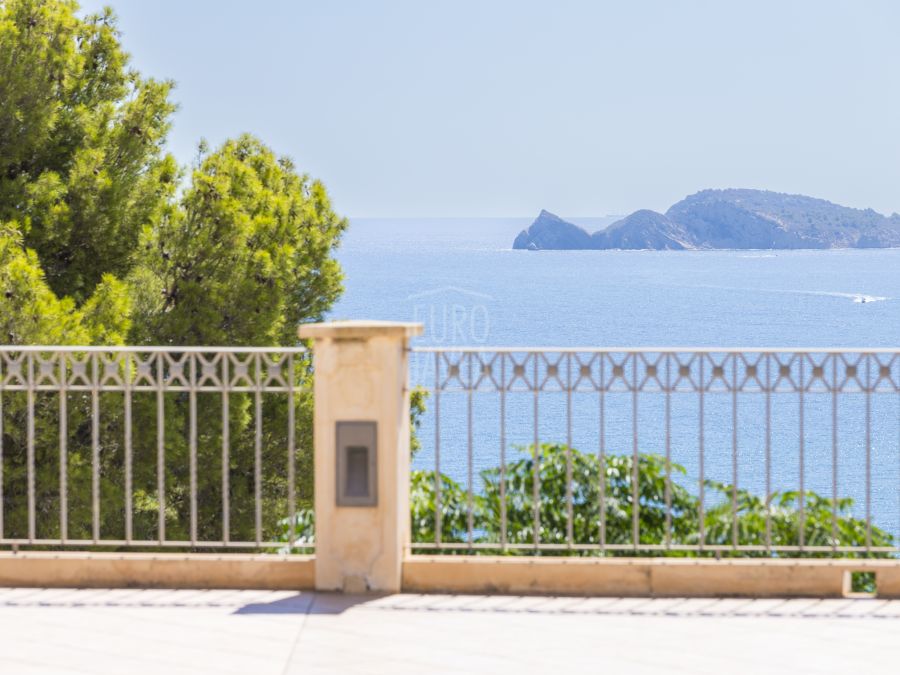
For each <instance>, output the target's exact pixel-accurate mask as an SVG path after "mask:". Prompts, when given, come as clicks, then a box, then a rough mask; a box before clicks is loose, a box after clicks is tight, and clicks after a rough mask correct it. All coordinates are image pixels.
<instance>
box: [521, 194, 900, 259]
mask: <svg viewBox="0 0 900 675" xmlns="http://www.w3.org/2000/svg"><path fill="white" fill-rule="evenodd" d="M890 247H900V215H898V214H896V213H894V214H892V215H890V216H884V215H882V214H880V213H877V212H875V211H873V210H872V209H853V208H849V207H847V206H840V205H838V204H833V203H831V202H829V201H826V200H824V199H815V198H813V197H805V196H803V195H789V194H782V193H779V192H769V191H766V190H742V189H729V190H703V191H701V192H698V193H696V194H693V195H690V196H689V197H686V198H685V199H682V200H681V201H680V202H678V203H677V204H674V205H673V206H672V207H670V208H669V210H668V211H666V212H665V213H657V212H656V211H650V210H646V209H643V210H640V211H635V212H634V213H632V214H631V215H630V216H627V217H625V218H623V219H621V220H619V221H616V222H615V223H613V224H612V225H610V226H609V227H607V228H606V229H604V230H600V231H598V232H594V233H593V234H591V233H589V232H588V231H586V230H585V229H583V228H581V227H579V226H578V225H575V224H573V223H570V222H567V221H565V220H563V219H562V218H560V217H558V216H556V215H554V214H552V213H550V212H548V211H541V213H540V215H539V216H538V217H537V219H536V220H535V221H534V222H533V223H532V224H531V226H530V227H529V228H528V229H527V230H523V231H522V232H521V233H520V234H519V236H518V237H516V240H515V242H514V243H513V248H515V249H527V250H532V251H539V250H583V249H655V250H700V249H723V248H724V249H727V248H739V249H802V248H812V249H824V248H890Z"/></svg>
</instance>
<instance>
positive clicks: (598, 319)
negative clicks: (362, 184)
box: [331, 219, 900, 532]
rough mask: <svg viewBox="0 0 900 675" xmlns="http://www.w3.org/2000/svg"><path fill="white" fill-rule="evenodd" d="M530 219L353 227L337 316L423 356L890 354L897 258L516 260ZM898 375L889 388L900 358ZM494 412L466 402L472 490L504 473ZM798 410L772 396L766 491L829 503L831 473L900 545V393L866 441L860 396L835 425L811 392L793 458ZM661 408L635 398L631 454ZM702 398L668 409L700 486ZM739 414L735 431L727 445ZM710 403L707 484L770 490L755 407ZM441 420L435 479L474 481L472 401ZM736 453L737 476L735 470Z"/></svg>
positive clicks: (620, 444)
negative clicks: (395, 338)
mask: <svg viewBox="0 0 900 675" xmlns="http://www.w3.org/2000/svg"><path fill="white" fill-rule="evenodd" d="M528 222H529V221H528V219H493V220H490V219H485V220H459V221H450V220H424V219H423V220H419V221H412V220H407V221H389V220H380V221H364V220H359V221H354V222H352V223H351V227H350V230H349V232H348V234H347V236H346V238H345V241H344V243H343V246H342V248H341V249H340V252H339V254H338V258H339V260H340V262H341V264H342V266H343V268H344V271H345V273H346V290H345V293H344V295H343V297H342V298H341V300H340V301H339V302H338V303H337V305H336V306H335V308H334V310H333V312H332V314H331V318H340V319H364V318H373V319H390V320H403V321H420V322H422V323H424V324H425V335H424V336H423V337H422V338H420V339H418V340H417V341H416V343H415V344H416V345H417V346H432V347H447V346H460V345H465V346H475V347H490V346H500V347H590V348H597V347H722V348H728V349H733V348H753V347H780V348H788V349H789V348H804V347H809V348H835V347H839V348H848V349H865V348H874V347H882V348H895V347H896V348H898V350H900V250H833V251H696V252H691V251H687V252H674V251H672V252H669V251H546V252H529V251H514V250H511V243H512V240H513V238H514V236H515V234H516V233H517V232H518V231H519V230H520V229H522V228H523V227H526V226H527V224H528ZM596 224H597V223H594V225H596ZM600 224H602V223H600ZM588 225H590V223H588ZM415 365H416V363H415V360H414V366H415ZM892 368H893V371H892V372H893V373H894V377H897V376H898V374H900V373H898V371H900V361H898V360H895V361H894V363H893V365H892ZM425 370H427V366H425ZM425 370H421V369H420V368H419V367H415V368H414V372H413V379H414V380H416V379H421V380H424V381H425V382H426V383H427V382H428V380H429V378H432V377H433V375H428V374H427V373H426V372H425ZM675 398H676V399H678V397H675ZM497 399H498V396H497V395H496V393H490V394H488V393H484V394H476V395H475V405H474V409H475V411H476V413H475V419H474V421H473V424H472V437H473V442H472V445H471V453H472V458H473V459H472V467H471V475H472V476H473V478H472V479H473V480H475V481H477V471H478V470H479V469H482V468H486V467H489V466H495V465H496V464H497V462H498V461H499V453H500V450H501V449H500V447H499V444H498V443H499V441H498V439H499V438H500V434H499V431H498V430H499V422H498V419H499V418H498V414H499V413H498V410H497ZM797 399H798V396H797V395H796V394H791V395H785V396H782V397H779V396H773V401H772V446H771V452H772V460H771V464H770V471H771V480H772V485H773V488H776V489H790V488H796V487H797V486H798V485H799V482H800V478H801V476H802V479H803V484H804V487H805V488H806V489H815V490H817V491H819V492H821V493H822V494H823V495H825V496H830V494H831V491H832V489H833V487H834V485H833V482H834V480H835V476H837V485H838V491H839V494H841V495H842V496H850V497H853V498H854V499H855V501H856V505H855V507H854V510H855V512H856V513H857V514H858V515H861V516H863V517H864V515H865V511H866V506H867V505H868V507H869V510H870V512H871V513H872V518H873V521H874V522H875V523H876V524H878V525H881V526H883V527H886V528H888V529H890V530H891V531H893V532H900V395H898V394H896V393H892V394H878V395H873V396H872V397H871V400H870V402H869V406H870V408H869V415H870V420H871V424H870V430H871V433H870V438H869V443H868V446H867V443H866V433H865V428H866V426H865V405H866V401H865V397H864V396H863V395H862V394H843V395H841V397H840V402H839V405H838V408H837V410H836V412H835V411H834V410H833V409H832V400H831V396H830V395H821V396H818V397H816V396H814V395H811V396H809V397H807V400H806V401H805V402H804V406H805V408H804V413H803V414H804V425H805V428H804V436H803V439H802V441H803V442H802V449H801V447H800V445H801V443H800V438H799V432H798V428H799V427H798V424H799V412H798V408H797ZM662 401H663V397H662V396H661V395H659V394H656V395H644V394H642V395H641V398H640V413H639V429H640V447H641V451H647V452H663V451H664V445H665V442H664V438H665V435H664V433H662V427H661V426H660V425H661V420H662V415H663V413H662V407H661V406H662ZM632 403H633V402H632V401H631V400H630V397H624V398H623V399H622V400H621V401H618V400H617V399H616V398H615V397H614V396H611V397H609V398H608V400H607V402H606V405H607V410H606V420H605V425H606V426H605V429H604V431H605V433H604V436H605V439H604V440H605V443H606V445H607V451H608V452H611V453H615V452H630V451H631V449H632V444H631V438H632V437H631V431H632V422H633V419H632V416H633V415H634V414H635V413H634V410H633V409H632V408H631V407H630V406H631V405H632ZM695 403H696V401H695V400H694V399H693V398H691V397H690V396H685V397H682V398H680V399H678V400H676V401H674V402H673V404H672V406H673V407H672V427H671V431H670V447H671V452H672V456H673V459H674V460H675V461H677V462H679V463H681V464H683V465H684V466H685V467H686V468H687V476H686V477H685V478H684V479H683V480H684V481H685V484H686V485H688V486H689V487H691V486H693V487H692V489H694V490H695V491H696V486H697V485H699V479H700V475H699V448H698V428H699V419H698V417H697V413H696V409H695V408H696V405H695ZM735 403H736V408H737V410H738V414H737V428H738V433H737V434H736V435H735V436H732V434H731V424H732V417H731V415H732V414H733V411H732V408H733V407H735V405H734V404H735ZM566 405H567V403H566V401H565V398H564V396H562V395H558V396H556V397H554V395H553V394H547V395H542V398H541V411H540V430H539V435H540V438H541V440H542V441H560V442H564V441H565V440H566V433H567V425H566V419H567V414H568V413H567V411H566V407H565V406H566ZM706 405H707V408H706V422H705V426H704V431H705V432H706V436H705V439H704V443H705V446H704V453H705V457H704V459H705V467H704V475H703V477H704V478H713V479H716V480H723V481H725V482H731V479H732V477H733V476H734V475H735V474H737V475H738V477H739V484H740V485H741V487H747V488H748V489H751V490H754V491H755V492H757V493H762V492H764V488H765V460H764V452H765V443H764V438H763V436H762V429H763V426H764V425H763V419H764V410H763V407H762V406H763V397H762V396H760V395H758V394H756V395H751V394H741V395H740V397H738V400H737V401H733V400H732V399H731V396H724V397H719V398H716V397H710V398H709V400H708V401H707V404H706ZM572 406H573V407H572V411H571V415H572V420H573V445H574V446H575V447H578V448H580V449H584V450H588V451H596V448H597V443H598V437H599V432H598V428H599V426H598V425H599V418H598V414H599V413H598V412H597V405H596V401H595V399H593V398H591V396H580V397H578V398H577V400H576V402H575V403H573V404H572ZM430 412H431V411H430ZM441 415H442V418H441V436H440V439H439V440H440V443H441V445H440V452H441V465H440V466H441V470H443V471H446V472H447V473H449V474H451V475H452V476H454V477H455V478H457V479H459V480H461V481H463V482H466V481H468V480H469V479H470V466H469V460H468V458H469V452H470V445H469V443H468V424H467V418H466V415H467V409H466V404H465V397H464V396H461V397H459V400H458V401H456V402H454V401H453V399H452V397H451V396H449V395H445V396H444V398H443V400H442V412H441ZM833 417H834V418H836V419H837V422H838V424H837V428H836V430H835V429H833V428H832V420H833ZM504 432H505V436H506V438H505V440H506V445H505V448H504V451H505V452H507V453H510V454H512V453H514V452H515V450H514V448H513V446H515V445H525V444H527V443H529V442H532V440H533V438H534V429H533V407H532V405H531V403H530V399H528V398H527V397H526V398H524V399H522V401H517V400H516V399H515V397H514V396H513V397H510V400H509V402H508V409H507V411H506V418H505V422H504ZM421 435H422V438H423V441H424V447H423V450H422V452H421V453H420V454H419V456H418V457H417V458H416V464H417V466H419V467H421V468H425V467H427V468H433V467H434V449H435V445H436V440H437V439H435V436H434V426H433V418H432V417H431V416H429V417H428V418H426V420H425V424H424V426H423V429H422V434H421ZM735 441H736V443H735ZM735 444H736V445H737V448H738V450H737V453H736V455H735V456H736V457H737V468H735V464H734V462H733V461H732V447H733V445H735ZM835 447H837V450H838V453H837V454H838V462H837V465H836V466H835V464H834V462H833V452H834V450H835ZM866 447H868V448H869V457H868V459H869V465H868V468H867V466H866ZM801 455H802V457H801ZM801 466H802V473H801ZM835 469H837V471H835ZM867 471H868V472H869V475H870V476H871V488H870V491H869V494H868V498H867V493H866V487H865V486H866V472H867ZM867 502H868V504H867Z"/></svg>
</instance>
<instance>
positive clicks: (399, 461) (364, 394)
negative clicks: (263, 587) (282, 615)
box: [300, 321, 422, 593]
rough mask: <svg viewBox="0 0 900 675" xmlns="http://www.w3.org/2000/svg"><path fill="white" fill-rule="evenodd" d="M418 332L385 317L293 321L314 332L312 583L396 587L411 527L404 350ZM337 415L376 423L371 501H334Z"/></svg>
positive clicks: (307, 333)
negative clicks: (332, 320)
mask: <svg viewBox="0 0 900 675" xmlns="http://www.w3.org/2000/svg"><path fill="white" fill-rule="evenodd" d="M421 334H422V325H421V324H413V323H393V322H384V321H335V322H331V323H321V324H310V325H304V326H301V327H300V337H301V338H311V339H312V340H313V359H314V360H313V363H314V366H315V386H314V393H315V414H314V427H315V430H314V445H315V454H314V458H315V513H316V589H318V590H326V591H335V590H338V591H345V592H348V593H360V592H365V591H385V592H397V591H399V590H400V580H401V571H402V564H403V556H404V554H405V552H406V550H407V549H408V547H409V528H410V515H409V374H408V370H409V369H408V355H407V350H408V346H409V338H411V337H413V336H416V335H421ZM339 422H353V423H358V422H368V423H371V422H374V423H375V424H376V427H375V428H376V433H375V438H376V446H377V447H376V448H375V462H374V468H375V471H374V478H375V480H374V488H375V500H376V503H375V504H374V505H359V503H358V501H359V500H356V502H355V503H353V505H341V506H339V505H338V492H339V490H341V487H340V486H339V484H338V482H339V481H338V472H337V455H338V449H337V443H338V434H337V427H338V423H339ZM351 426H352V425H351ZM362 426H363V427H366V426H367V425H362ZM342 428H344V429H346V427H342ZM367 428H369V429H371V425H368V427H367ZM356 466H357V468H359V464H356ZM363 471H365V470H363ZM357 487H358V486H357ZM350 501H351V502H352V501H353V500H350Z"/></svg>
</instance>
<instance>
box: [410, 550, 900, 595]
mask: <svg viewBox="0 0 900 675" xmlns="http://www.w3.org/2000/svg"><path fill="white" fill-rule="evenodd" d="M855 571H874V572H875V574H876V584H877V587H878V597H885V598H889V597H890V598H900V561H894V560H856V561H852V560H846V559H836V560H828V559H807V560H760V559H758V558H757V559H752V558H748V559H733V560H706V559H703V560H698V559H691V558H558V557H554V558H540V557H501V556H444V555H442V556H410V557H409V558H407V560H406V561H405V562H404V565H403V590H404V591H411V592H412V591H414V592H419V593H438V592H444V593H513V594H522V593H534V594H548V595H600V596H640V597H822V598H826V597H843V596H845V595H846V594H847V593H848V591H849V586H847V581H848V573H849V572H855Z"/></svg>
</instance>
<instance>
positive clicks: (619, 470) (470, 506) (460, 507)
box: [411, 444, 893, 556]
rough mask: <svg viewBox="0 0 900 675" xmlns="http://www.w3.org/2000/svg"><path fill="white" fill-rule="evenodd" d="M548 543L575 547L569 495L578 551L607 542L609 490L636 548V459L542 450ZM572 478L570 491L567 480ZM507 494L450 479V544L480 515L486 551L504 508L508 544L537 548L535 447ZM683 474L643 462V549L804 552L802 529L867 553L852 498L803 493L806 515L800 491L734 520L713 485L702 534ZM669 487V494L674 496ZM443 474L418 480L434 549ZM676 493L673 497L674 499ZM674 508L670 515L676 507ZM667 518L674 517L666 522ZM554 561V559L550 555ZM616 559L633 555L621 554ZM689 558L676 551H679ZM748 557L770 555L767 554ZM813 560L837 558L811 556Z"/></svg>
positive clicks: (507, 476)
mask: <svg viewBox="0 0 900 675" xmlns="http://www.w3.org/2000/svg"><path fill="white" fill-rule="evenodd" d="M538 466H539V467H540V468H539V472H538V473H539V484H538V492H537V495H538V503H539V507H538V509H537V511H538V516H539V517H538V523H539V530H538V534H539V540H540V542H541V543H545V544H563V545H564V544H566V543H567V542H568V519H569V512H568V506H567V505H568V503H569V500H568V494H569V493H568V492H567V485H569V486H570V488H569V490H570V494H571V497H572V499H571V501H572V541H573V542H574V543H576V544H588V543H593V544H596V543H599V542H600V523H601V509H600V504H601V494H600V490H601V486H602V488H603V504H604V507H605V508H604V511H603V512H602V517H603V520H604V521H605V527H606V533H605V537H606V543H607V544H617V545H626V546H630V545H631V544H633V543H634V534H633V529H632V528H633V516H634V513H633V510H634V508H635V501H634V490H633V485H634V483H633V480H634V474H635V472H634V461H633V458H632V456H631V455H615V454H613V455H608V456H606V457H605V458H604V462H603V464H602V468H601V463H600V460H599V458H598V457H597V456H596V455H593V454H587V453H582V452H580V451H579V450H577V449H575V448H571V449H569V448H568V447H567V446H565V445H559V444H542V445H541V446H540V453H539V458H538ZM569 471H571V478H572V479H571V483H569V480H568V476H569V475H570V474H569ZM503 474H504V479H503V486H504V495H503V499H502V500H501V492H500V485H501V472H500V470H499V468H491V469H487V470H485V471H482V472H481V474H480V479H481V484H480V485H476V486H473V488H472V491H471V493H470V492H469V491H468V490H467V489H466V488H465V487H464V486H462V485H460V484H459V483H457V482H456V481H453V480H452V479H451V478H449V477H447V476H441V506H440V514H441V521H442V522H441V538H442V541H444V542H448V543H450V542H456V543H467V542H468V541H469V538H468V537H469V534H468V533H469V528H468V514H469V511H470V510H471V512H472V517H473V528H472V540H473V542H477V543H479V544H494V543H497V544H498V548H499V542H500V541H501V538H500V527H501V503H502V504H504V505H505V507H504V508H505V511H506V518H507V531H506V541H507V542H508V543H510V544H532V543H534V541H535V530H534V523H535V515H536V514H535V502H534V476H535V453H534V447H533V446H532V447H528V448H521V449H520V457H519V458H518V459H515V460H513V461H511V462H509V463H508V464H507V466H506V470H505V471H504V472H503ZM684 474H685V469H684V467H682V466H680V465H678V464H674V463H672V464H670V465H669V473H668V475H669V476H671V479H667V471H666V460H665V458H664V457H660V456H658V455H652V454H640V455H639V456H638V464H637V478H638V490H637V493H638V501H637V510H638V526H639V538H640V543H641V544H665V543H666V541H667V540H668V541H669V542H670V543H671V544H673V545H679V544H686V545H697V544H700V543H701V542H702V543H703V544H704V545H707V546H717V547H728V546H731V544H732V542H733V533H734V527H735V525H736V529H737V533H738V543H740V544H741V545H753V546H764V545H765V544H766V537H767V521H768V536H769V537H770V541H771V544H772V545H773V546H798V545H799V544H800V532H801V530H802V532H803V534H804V537H803V541H804V544H805V545H807V546H829V547H831V546H836V547H837V546H859V547H862V546H865V544H866V522H865V521H864V520H861V519H859V518H856V517H854V516H853V515H852V513H851V507H852V505H853V502H852V500H851V499H847V498H843V499H839V500H838V501H837V503H835V502H833V501H832V500H831V499H827V498H825V497H822V496H820V495H818V494H816V493H815V492H812V491H807V492H806V493H805V495H804V504H803V510H802V513H801V509H800V495H799V493H797V492H776V493H774V494H773V495H772V496H771V498H770V499H769V500H768V501H766V500H765V499H763V498H760V497H758V496H756V495H753V494H751V493H749V492H748V491H746V490H737V491H735V494H736V496H737V500H736V509H735V512H734V515H732V504H731V496H732V488H731V486H730V485H726V484H722V483H717V482H714V481H707V482H706V487H707V491H706V492H707V494H706V500H707V501H706V505H705V506H706V508H705V509H704V513H703V535H702V538H701V531H700V501H699V498H698V497H696V496H695V495H693V494H692V493H691V492H690V491H688V490H687V489H686V488H684V487H683V486H682V485H681V484H680V481H679V480H678V477H679V476H683V475H684ZM667 485H668V490H667ZM434 486H435V475H434V472H431V471H414V472H413V476H412V494H411V500H412V524H413V531H412V538H413V541H416V542H424V543H433V542H434V541H435V523H436V513H437V505H436V500H435V489H434ZM667 494H668V497H667ZM669 505H671V508H669ZM667 512H668V513H669V514H670V516H669V517H668V518H667V517H666V514H667ZM892 542H893V539H892V537H891V535H890V534H888V533H887V532H885V531H884V530H882V529H880V528H878V527H873V528H872V545H873V546H875V547H883V546H891V545H892ZM543 553H544V554H546V553H547V552H546V551H545V552H543ZM614 554H620V555H621V554H629V552H628V551H627V550H626V551H624V552H623V551H619V552H617V553H614ZM670 554H674V555H682V554H681V553H679V552H677V551H673V552H670ZM740 555H742V556H746V555H758V556H768V555H771V554H769V553H766V552H764V551H760V552H752V553H749V554H748V553H746V552H741V553H740ZM805 555H832V554H831V553H830V552H829V553H824V554H822V553H819V554H816V553H811V554H810V553H807V554H805Z"/></svg>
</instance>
